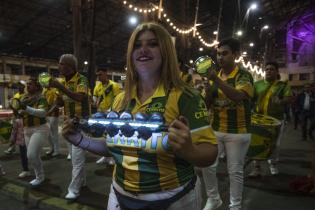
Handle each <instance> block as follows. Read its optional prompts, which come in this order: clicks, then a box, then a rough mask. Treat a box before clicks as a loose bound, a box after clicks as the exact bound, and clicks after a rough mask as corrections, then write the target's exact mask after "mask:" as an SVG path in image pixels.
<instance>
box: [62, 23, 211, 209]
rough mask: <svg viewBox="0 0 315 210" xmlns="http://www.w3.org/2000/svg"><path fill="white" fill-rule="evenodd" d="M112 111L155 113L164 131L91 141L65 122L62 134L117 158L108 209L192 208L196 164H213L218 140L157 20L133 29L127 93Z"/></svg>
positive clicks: (120, 97)
mask: <svg viewBox="0 0 315 210" xmlns="http://www.w3.org/2000/svg"><path fill="white" fill-rule="evenodd" d="M112 110H114V111H117V112H122V111H130V112H131V113H132V114H135V113H138V112H141V113H146V114H151V113H153V112H159V113H160V114H161V115H162V116H163V117H164V119H165V123H166V125H167V126H168V131H167V132H158V133H154V134H153V135H152V136H151V137H150V138H149V139H147V140H144V139H143V138H138V137H137V136H133V137H130V138H128V140H130V141H132V142H133V143H131V144H130V145H129V144H128V143H126V142H127V141H125V140H124V141H122V139H121V140H118V141H117V142H116V141H113V138H112V137H110V136H107V138H106V141H104V140H103V141H95V140H93V139H91V138H89V137H86V136H83V135H82V134H81V133H80V132H79V131H78V130H76V129H75V128H74V127H73V124H72V123H71V120H69V121H67V123H66V124H65V127H64V128H63V135H64V137H65V138H66V139H67V140H68V141H69V142H71V143H73V144H74V145H77V146H79V147H82V148H84V149H86V150H88V151H90V152H93V153H96V154H101V155H106V156H109V155H113V157H114V159H115V163H116V164H115V168H114V174H113V182H112V186H111V190H110V194H109V199H108V206H107V209H108V210H126V209H133V210H140V209H154V210H158V209H164V210H166V209H167V210H178V209H181V210H192V209H196V197H195V196H196V195H195V189H194V188H195V187H194V185H195V180H196V176H195V172H194V166H198V167H204V166H208V165H210V164H212V163H213V162H214V160H215V159H216V156H217V147H216V143H217V142H216V138H215V137H214V134H213V131H212V129H211V126H210V125H209V118H208V113H207V108H206V105H205V103H204V101H203V99H202V98H201V96H200V95H199V94H198V93H196V92H195V90H194V89H192V88H190V87H189V86H187V85H186V84H185V83H184V82H183V81H182V80H181V79H180V77H179V69H178V64H177V56H176V50H175V47H174V45H173V42H172V39H171V36H170V34H169V33H168V32H167V31H166V29H164V28H163V27H162V26H160V25H158V24H157V23H142V24H140V25H139V26H138V27H137V28H136V29H135V30H134V32H133V33H132V35H131V38H130V40H129V43H128V50H127V75H126V85H125V91H124V92H123V93H121V94H119V95H118V96H117V97H116V98H115V100H114V103H113V105H112ZM158 136H160V137H161V138H160V137H158ZM114 138H120V137H119V134H118V135H117V136H115V137H114ZM121 138H124V139H125V137H121ZM124 142H125V143H124ZM163 142H164V143H163Z"/></svg>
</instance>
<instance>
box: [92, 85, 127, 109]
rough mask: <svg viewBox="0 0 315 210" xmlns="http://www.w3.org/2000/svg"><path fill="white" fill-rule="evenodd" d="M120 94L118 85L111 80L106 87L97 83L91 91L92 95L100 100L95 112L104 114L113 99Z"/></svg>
mask: <svg viewBox="0 0 315 210" xmlns="http://www.w3.org/2000/svg"><path fill="white" fill-rule="evenodd" d="M120 92H121V89H120V85H119V84H118V83H117V82H114V81H112V80H109V81H108V84H107V85H103V84H102V83H101V82H97V83H96V85H95V88H94V91H93V95H94V96H96V97H97V98H99V99H100V102H99V104H98V107H97V111H99V112H105V111H107V110H108V109H110V107H111V105H112V103H113V101H114V98H115V97H116V96H117V95H118V94H119V93H120Z"/></svg>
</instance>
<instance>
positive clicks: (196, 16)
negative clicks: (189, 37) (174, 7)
mask: <svg viewBox="0 0 315 210" xmlns="http://www.w3.org/2000/svg"><path fill="white" fill-rule="evenodd" d="M198 10H199V0H197V4H196V14H195V23H194V31H193V37H195V36H196V31H197V26H196V25H197V19H198Z"/></svg>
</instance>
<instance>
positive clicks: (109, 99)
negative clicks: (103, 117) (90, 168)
mask: <svg viewBox="0 0 315 210" xmlns="http://www.w3.org/2000/svg"><path fill="white" fill-rule="evenodd" d="M96 76H97V78H98V81H97V82H96V85H95V88H94V91H93V102H94V104H95V105H96V108H97V111H98V112H106V111H107V110H109V109H110V108H111V106H112V103H113V101H114V99H115V97H116V96H117V95H118V94H119V93H120V92H121V89H120V85H119V84H118V83H116V82H114V81H112V80H110V79H108V76H107V69H106V68H100V69H98V70H97V71H96ZM96 163H97V164H102V163H108V164H109V165H114V160H113V158H111V157H101V158H100V159H99V160H97V161H96Z"/></svg>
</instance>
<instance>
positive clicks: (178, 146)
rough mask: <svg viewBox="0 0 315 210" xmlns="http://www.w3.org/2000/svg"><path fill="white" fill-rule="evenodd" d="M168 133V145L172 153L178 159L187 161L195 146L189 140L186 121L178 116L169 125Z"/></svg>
mask: <svg viewBox="0 0 315 210" xmlns="http://www.w3.org/2000/svg"><path fill="white" fill-rule="evenodd" d="M168 132H169V133H168V143H169V144H170V146H171V147H172V149H173V151H174V152H175V153H176V154H177V155H179V156H180V157H182V158H184V159H187V160H189V159H190V158H189V157H190V156H191V155H192V153H193V151H194V148H195V146H194V144H193V143H192V140H191V135H190V128H189V124H188V120H187V119H186V118H185V117H183V116H180V117H179V118H178V119H175V120H174V121H173V122H172V123H171V124H170V126H169V128H168Z"/></svg>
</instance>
